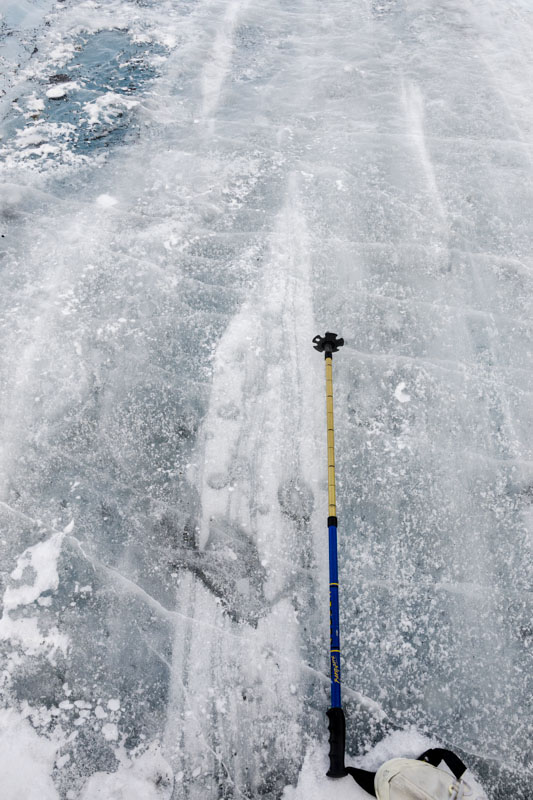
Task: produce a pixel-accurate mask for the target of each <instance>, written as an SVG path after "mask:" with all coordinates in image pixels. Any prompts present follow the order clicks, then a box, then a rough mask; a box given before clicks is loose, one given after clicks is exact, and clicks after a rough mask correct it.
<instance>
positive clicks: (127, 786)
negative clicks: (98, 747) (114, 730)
mask: <svg viewBox="0 0 533 800" xmlns="http://www.w3.org/2000/svg"><path fill="white" fill-rule="evenodd" d="M173 785H174V779H173V775H172V770H171V769H170V767H169V765H168V764H167V762H166V761H165V759H164V758H163V756H162V755H161V751H160V748H159V747H158V746H157V745H152V746H151V747H150V748H149V749H148V750H147V751H146V752H145V753H143V755H142V756H140V757H139V758H137V759H135V760H133V761H131V760H130V759H127V758H125V760H124V761H123V763H122V765H121V766H120V767H119V769H118V770H117V772H114V773H112V774H109V773H107V772H96V773H95V774H94V775H92V776H91V777H90V778H89V780H88V781H87V783H86V784H85V786H84V788H83V791H82V793H81V795H80V800H132V798H142V800H170V797H171V795H172V789H173Z"/></svg>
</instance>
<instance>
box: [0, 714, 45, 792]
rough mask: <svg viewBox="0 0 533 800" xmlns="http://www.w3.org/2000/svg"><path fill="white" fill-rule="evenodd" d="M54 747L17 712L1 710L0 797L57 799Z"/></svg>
mask: <svg viewBox="0 0 533 800" xmlns="http://www.w3.org/2000/svg"><path fill="white" fill-rule="evenodd" d="M57 749H58V745H57V744H55V743H54V742H51V741H50V740H49V739H45V738H44V737H42V736H39V735H38V734H37V733H36V732H35V731H34V729H33V728H32V727H31V725H30V723H29V722H28V720H27V719H24V717H22V716H21V715H20V714H18V713H17V712H15V711H12V710H9V709H2V710H0V775H1V776H2V790H1V794H2V800H22V798H24V800H59V794H58V793H57V791H56V788H55V786H54V784H53V781H52V778H51V773H52V769H53V766H54V761H55V757H56V752H57Z"/></svg>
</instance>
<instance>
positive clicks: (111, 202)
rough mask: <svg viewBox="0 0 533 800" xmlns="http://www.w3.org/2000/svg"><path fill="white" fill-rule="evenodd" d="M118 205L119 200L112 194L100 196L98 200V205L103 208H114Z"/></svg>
mask: <svg viewBox="0 0 533 800" xmlns="http://www.w3.org/2000/svg"><path fill="white" fill-rule="evenodd" d="M117 203H118V200H117V198H116V197H113V195H111V194H105V193H104V194H100V195H98V197H97V198H96V204H97V205H99V206H100V207H101V208H113V206H116V204H117Z"/></svg>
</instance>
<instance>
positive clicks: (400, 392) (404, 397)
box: [394, 381, 411, 403]
mask: <svg viewBox="0 0 533 800" xmlns="http://www.w3.org/2000/svg"><path fill="white" fill-rule="evenodd" d="M394 397H395V398H396V400H397V401H398V402H399V403H408V402H409V401H410V399H411V395H409V394H408V393H407V392H406V391H405V383H404V381H401V382H400V383H399V384H398V386H397V387H396V389H395V390H394Z"/></svg>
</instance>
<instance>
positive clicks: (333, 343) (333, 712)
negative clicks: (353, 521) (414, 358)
mask: <svg viewBox="0 0 533 800" xmlns="http://www.w3.org/2000/svg"><path fill="white" fill-rule="evenodd" d="M313 344H314V348H315V350H318V352H319V353H324V358H325V362H326V410H327V425H328V530H329V609H330V667H331V708H330V709H328V711H327V712H326V714H327V716H328V728H329V770H328V771H327V775H328V777H329V778H343V777H344V776H345V775H347V774H348V771H347V769H346V767H345V766H344V744H345V738H346V723H345V719H344V711H343V710H342V704H341V644H340V636H339V570H338V565H337V506H336V499H335V433H334V429H333V353H336V352H337V350H338V349H339V347H342V346H343V344H344V339H337V334H336V333H329V332H328V333H326V334H325V336H315V338H314V339H313Z"/></svg>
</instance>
